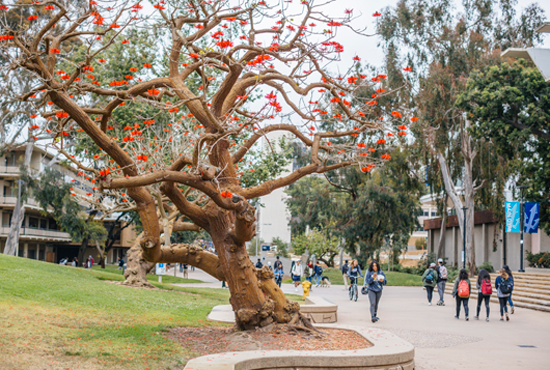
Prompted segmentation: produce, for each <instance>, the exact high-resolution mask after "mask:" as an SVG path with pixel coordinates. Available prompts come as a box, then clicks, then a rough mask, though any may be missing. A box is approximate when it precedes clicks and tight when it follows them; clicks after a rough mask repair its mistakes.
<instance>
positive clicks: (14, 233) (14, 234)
mask: <svg viewBox="0 0 550 370" xmlns="http://www.w3.org/2000/svg"><path fill="white" fill-rule="evenodd" d="M33 148H34V143H33V141H31V140H30V138H29V141H28V142H27V147H26V148H25V160H24V162H23V166H24V167H25V168H29V164H30V162H31V157H32V151H33ZM19 186H20V187H22V186H23V183H22V182H21V183H19ZM19 194H21V189H19ZM24 219H25V205H24V204H21V196H18V198H17V203H16V204H15V208H14V210H13V215H12V218H11V225H10V232H9V234H8V238H7V239H6V246H5V248H4V254H7V255H10V256H15V255H16V253H17V247H18V245H19V234H20V232H21V224H22V223H23V220H24Z"/></svg>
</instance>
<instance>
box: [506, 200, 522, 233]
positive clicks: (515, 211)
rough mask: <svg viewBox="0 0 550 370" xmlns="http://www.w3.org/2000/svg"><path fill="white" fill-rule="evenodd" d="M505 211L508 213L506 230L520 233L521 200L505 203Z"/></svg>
mask: <svg viewBox="0 0 550 370" xmlns="http://www.w3.org/2000/svg"><path fill="white" fill-rule="evenodd" d="M504 211H505V213H506V232H507V233H519V232H520V231H521V229H520V225H519V224H520V220H519V215H520V210H519V202H506V203H504Z"/></svg>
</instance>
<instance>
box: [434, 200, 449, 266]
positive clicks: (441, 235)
mask: <svg viewBox="0 0 550 370" xmlns="http://www.w3.org/2000/svg"><path fill="white" fill-rule="evenodd" d="M448 200H449V194H445V203H444V204H445V205H444V206H443V215H442V217H441V228H440V229H439V243H438V245H437V258H443V247H444V246H445V230H446V229H447V201H448Z"/></svg>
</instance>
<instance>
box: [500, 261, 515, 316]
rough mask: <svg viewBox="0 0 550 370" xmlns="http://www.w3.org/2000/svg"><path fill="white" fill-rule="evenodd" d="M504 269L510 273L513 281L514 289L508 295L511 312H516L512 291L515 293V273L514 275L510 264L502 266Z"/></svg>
mask: <svg viewBox="0 0 550 370" xmlns="http://www.w3.org/2000/svg"><path fill="white" fill-rule="evenodd" d="M502 268H503V269H504V271H506V273H507V274H508V278H509V279H510V280H511V281H512V290H511V291H510V295H509V296H508V303H509V304H510V308H511V311H510V313H511V314H512V315H513V314H514V311H515V310H514V302H512V293H514V275H512V271H511V270H510V267H508V265H504V266H502Z"/></svg>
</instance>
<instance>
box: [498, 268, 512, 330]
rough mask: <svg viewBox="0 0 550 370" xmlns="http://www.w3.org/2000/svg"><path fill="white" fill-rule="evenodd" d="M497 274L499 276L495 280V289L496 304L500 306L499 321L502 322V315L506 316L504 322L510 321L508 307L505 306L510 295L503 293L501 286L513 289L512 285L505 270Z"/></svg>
mask: <svg viewBox="0 0 550 370" xmlns="http://www.w3.org/2000/svg"><path fill="white" fill-rule="evenodd" d="M499 273H500V275H499V276H497V278H496V279H495V289H496V290H497V297H498V303H499V304H500V321H504V314H506V321H510V317H508V306H507V304H506V302H507V301H508V297H510V293H507V292H503V289H502V286H501V285H503V283H504V284H506V285H512V287H513V286H514V283H513V280H512V278H511V277H510V275H508V273H507V272H506V270H505V269H502V270H500V271H499Z"/></svg>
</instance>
